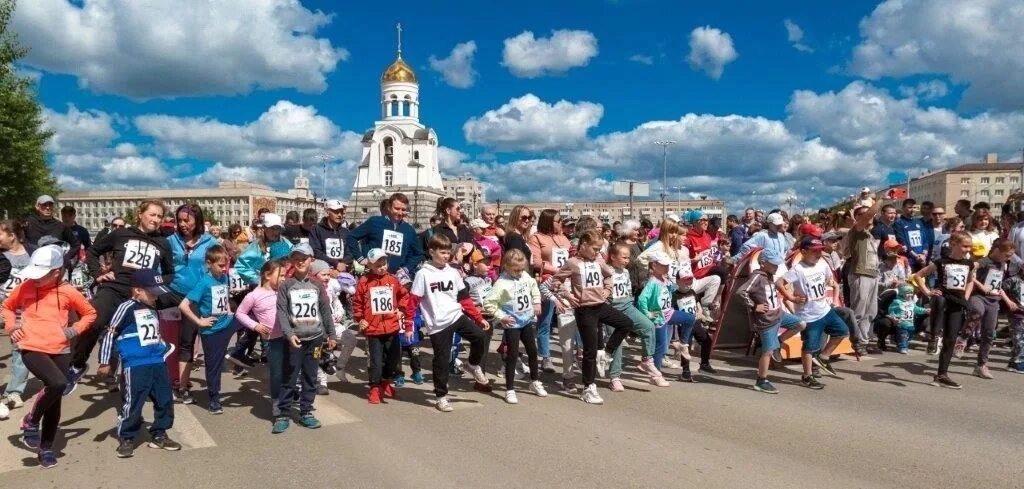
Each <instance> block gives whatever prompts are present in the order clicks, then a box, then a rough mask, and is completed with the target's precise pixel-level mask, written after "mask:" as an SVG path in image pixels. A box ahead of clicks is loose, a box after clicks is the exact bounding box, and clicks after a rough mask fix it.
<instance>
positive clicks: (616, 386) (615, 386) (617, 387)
mask: <svg viewBox="0 0 1024 489" xmlns="http://www.w3.org/2000/svg"><path fill="white" fill-rule="evenodd" d="M608 388H609V389H611V390H612V392H622V391H624V390H626V388H625V387H623V386H622V381H621V380H619V378H618V377H616V378H614V379H612V381H611V382H610V383H609V386H608Z"/></svg>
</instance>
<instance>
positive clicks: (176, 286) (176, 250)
mask: <svg viewBox="0 0 1024 489" xmlns="http://www.w3.org/2000/svg"><path fill="white" fill-rule="evenodd" d="M174 219H175V221H176V222H177V224H178V225H177V228H176V229H175V232H174V234H172V235H170V236H169V237H168V238H167V241H168V243H170V245H171V253H172V255H173V260H174V281H173V282H171V293H170V294H166V295H172V296H174V297H173V298H170V299H169V300H164V298H163V297H162V298H161V301H160V303H161V304H181V301H182V299H184V298H185V296H186V295H188V293H189V291H191V290H192V289H193V288H194V287H195V286H196V284H197V283H199V279H200V278H201V277H202V276H203V274H204V273H205V272H206V264H205V260H206V250H207V249H209V248H210V247H211V246H214V245H216V244H217V239H216V238H214V237H213V236H212V235H210V234H209V233H207V232H206V229H205V227H206V224H205V223H206V220H205V217H204V216H203V209H202V208H201V207H199V206H198V205H196V204H192V203H189V204H185V205H182V206H181V207H178V210H176V211H174ZM157 314H158V315H159V316H160V319H161V321H179V322H180V324H181V326H180V329H179V334H178V351H177V354H178V375H176V376H174V378H172V379H171V381H172V382H174V381H177V384H178V385H175V386H174V388H175V397H176V398H177V399H178V401H180V402H183V403H186V404H191V403H192V402H191V401H192V396H191V394H189V378H188V375H189V372H191V371H192V356H193V351H194V350H193V348H194V347H195V343H196V335H197V334H199V327H198V326H197V325H196V324H195V323H193V322H192V321H189V320H187V319H185V318H183V317H181V311H179V310H178V308H177V306H174V307H171V308H169V309H160V310H159V311H158V312H157ZM171 361H173V359H172V360H171Z"/></svg>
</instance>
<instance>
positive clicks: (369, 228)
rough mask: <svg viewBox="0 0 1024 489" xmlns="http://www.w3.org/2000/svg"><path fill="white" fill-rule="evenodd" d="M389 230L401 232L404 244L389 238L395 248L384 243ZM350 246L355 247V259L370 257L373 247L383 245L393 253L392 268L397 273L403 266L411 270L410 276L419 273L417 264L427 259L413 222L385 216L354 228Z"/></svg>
mask: <svg viewBox="0 0 1024 489" xmlns="http://www.w3.org/2000/svg"><path fill="white" fill-rule="evenodd" d="M385 230H387V231H391V232H395V233H398V234H400V235H401V237H402V243H401V246H394V243H395V241H394V240H390V241H389V243H392V246H391V247H388V246H384V244H385V243H384V231H385ZM348 248H349V249H350V250H352V254H353V255H354V258H355V259H359V258H362V257H364V256H366V253H367V252H369V251H370V250H371V249H373V248H381V249H383V250H384V251H385V252H386V253H388V254H389V255H391V256H390V257H389V258H388V271H390V272H391V273H397V272H398V270H399V269H401V268H404V269H405V270H406V272H408V273H409V278H412V277H413V276H414V275H416V267H418V266H419V265H420V262H422V261H423V246H422V245H421V244H420V238H419V236H417V235H416V230H415V229H413V228H412V225H410V224H409V223H407V222H405V221H402V222H395V221H393V220H392V219H391V218H390V217H385V216H373V217H371V218H369V219H367V220H366V221H365V222H363V223H362V224H360V225H359V227H357V228H355V229H353V230H352V231H350V232H349V233H348ZM391 248H394V249H391ZM399 248H400V249H399Z"/></svg>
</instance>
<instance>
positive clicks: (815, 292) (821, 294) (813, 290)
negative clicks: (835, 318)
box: [807, 273, 826, 301]
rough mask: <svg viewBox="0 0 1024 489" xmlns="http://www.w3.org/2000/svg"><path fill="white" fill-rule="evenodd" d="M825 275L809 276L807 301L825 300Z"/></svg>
mask: <svg viewBox="0 0 1024 489" xmlns="http://www.w3.org/2000/svg"><path fill="white" fill-rule="evenodd" d="M825 291H826V288H825V274H823V273H815V274H812V275H808V276H807V300H809V301H820V300H822V299H824V298H825Z"/></svg>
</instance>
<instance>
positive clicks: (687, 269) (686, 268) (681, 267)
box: [671, 255, 710, 278]
mask: <svg viewBox="0 0 1024 489" xmlns="http://www.w3.org/2000/svg"><path fill="white" fill-rule="evenodd" d="M709 256H710V255H709ZM675 272H676V273H675V275H671V277H673V278H679V277H692V276H693V267H691V266H690V262H689V261H687V262H686V263H676V271H675Z"/></svg>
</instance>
